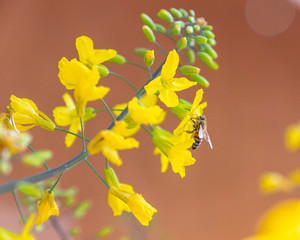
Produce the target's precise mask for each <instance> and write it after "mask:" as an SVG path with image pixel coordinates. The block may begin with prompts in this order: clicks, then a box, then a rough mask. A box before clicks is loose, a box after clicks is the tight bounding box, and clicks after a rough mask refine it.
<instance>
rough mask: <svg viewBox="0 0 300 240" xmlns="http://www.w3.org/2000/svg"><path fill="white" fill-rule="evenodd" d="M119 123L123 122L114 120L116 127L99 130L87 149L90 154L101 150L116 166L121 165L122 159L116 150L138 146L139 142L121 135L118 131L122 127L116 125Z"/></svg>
mask: <svg viewBox="0 0 300 240" xmlns="http://www.w3.org/2000/svg"><path fill="white" fill-rule="evenodd" d="M119 124H124V123H123V122H119V121H116V122H115V126H116V127H114V128H113V129H112V130H103V131H101V132H99V133H98V134H97V136H96V137H95V138H94V139H93V140H92V141H91V142H90V143H89V145H88V151H89V153H90V154H91V155H94V154H96V153H98V152H100V151H101V152H102V154H103V155H104V156H105V157H106V158H107V159H108V160H110V161H111V162H112V163H114V164H116V165H117V166H121V165H122V160H121V158H120V157H119V154H118V151H117V150H125V149H132V148H138V147H139V142H138V141H136V140H135V139H134V138H125V137H123V135H122V132H120V130H121V129H123V128H120V127H118V125H119Z"/></svg>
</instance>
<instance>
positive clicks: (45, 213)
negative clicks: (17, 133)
mask: <svg viewBox="0 0 300 240" xmlns="http://www.w3.org/2000/svg"><path fill="white" fill-rule="evenodd" d="M48 191H49V190H46V191H45V192H44V194H43V198H42V200H41V201H38V204H37V208H38V211H39V215H38V217H37V219H36V220H35V222H34V224H36V225H38V226H39V225H41V224H43V223H44V222H46V221H47V220H48V218H49V217H50V216H52V215H53V216H58V215H59V209H58V206H57V205H56V203H55V201H54V193H53V192H51V193H49V192H48Z"/></svg>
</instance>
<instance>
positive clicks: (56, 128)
mask: <svg viewBox="0 0 300 240" xmlns="http://www.w3.org/2000/svg"><path fill="white" fill-rule="evenodd" d="M54 130H57V131H62V132H65V133H70V134H72V135H75V136H76V137H79V138H81V139H83V138H82V136H80V135H78V134H76V133H73V132H70V131H68V130H65V129H63V128H58V127H55V128H54ZM84 139H85V141H87V142H90V141H91V140H89V139H87V138H84Z"/></svg>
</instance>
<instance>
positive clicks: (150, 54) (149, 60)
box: [144, 50, 154, 67]
mask: <svg viewBox="0 0 300 240" xmlns="http://www.w3.org/2000/svg"><path fill="white" fill-rule="evenodd" d="M153 62H154V51H153V50H148V51H147V52H146V54H145V55H144V63H145V65H146V66H147V67H150V66H151V65H152V64H153Z"/></svg>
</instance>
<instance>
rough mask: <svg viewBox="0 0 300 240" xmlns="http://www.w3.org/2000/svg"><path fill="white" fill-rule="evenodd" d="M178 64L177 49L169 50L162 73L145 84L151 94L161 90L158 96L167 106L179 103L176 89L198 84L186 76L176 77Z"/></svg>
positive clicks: (179, 89)
mask: <svg viewBox="0 0 300 240" xmlns="http://www.w3.org/2000/svg"><path fill="white" fill-rule="evenodd" d="M178 64H179V56H178V53H177V52H176V51H175V50H173V51H171V52H169V54H168V57H167V59H166V62H165V64H164V65H163V67H162V70H161V75H160V76H158V77H157V78H155V79H153V80H152V81H151V82H149V83H148V84H147V85H146V86H145V90H146V92H147V94H149V95H153V94H155V93H156V92H157V91H159V95H158V97H159V99H160V100H161V101H162V102H163V103H164V104H166V106H167V107H175V106H177V105H178V103H179V101H178V96H177V95H176V93H175V91H182V90H184V89H187V88H189V87H191V86H194V85H196V84H197V83H195V82H191V81H189V80H187V79H186V78H174V76H175V73H176V69H177V67H178Z"/></svg>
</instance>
